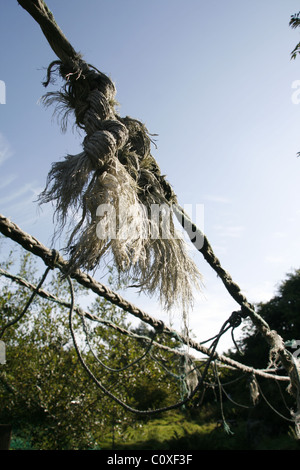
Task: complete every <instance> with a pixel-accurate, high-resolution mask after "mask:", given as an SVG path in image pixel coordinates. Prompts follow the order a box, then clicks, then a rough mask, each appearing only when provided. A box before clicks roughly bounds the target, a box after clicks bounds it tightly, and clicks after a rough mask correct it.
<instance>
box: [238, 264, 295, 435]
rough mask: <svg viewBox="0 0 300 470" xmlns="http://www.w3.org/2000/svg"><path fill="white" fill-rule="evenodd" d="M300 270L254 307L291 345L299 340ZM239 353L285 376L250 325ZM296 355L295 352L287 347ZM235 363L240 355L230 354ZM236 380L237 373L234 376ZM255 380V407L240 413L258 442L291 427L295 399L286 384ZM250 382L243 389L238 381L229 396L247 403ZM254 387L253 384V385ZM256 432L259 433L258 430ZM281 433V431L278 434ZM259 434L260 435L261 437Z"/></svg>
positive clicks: (241, 383) (286, 430)
mask: <svg viewBox="0 0 300 470" xmlns="http://www.w3.org/2000/svg"><path fill="white" fill-rule="evenodd" d="M299 311H300V269H298V270H295V271H294V272H293V273H290V274H288V275H287V277H286V279H285V280H284V281H283V282H282V283H281V284H280V285H279V287H278V289H277V293H276V295H275V296H274V297H273V298H272V299H270V300H269V301H268V302H265V303H260V304H259V305H258V306H257V312H258V314H259V315H260V316H261V317H262V318H263V319H264V320H265V321H266V322H267V323H268V324H269V325H270V327H271V329H273V330H275V331H277V333H278V334H279V335H280V336H281V337H282V338H283V340H284V341H285V342H286V344H287V345H292V344H293V343H292V342H291V340H299V339H300V318H299ZM238 346H239V349H240V351H241V352H242V359H243V362H244V363H245V364H247V365H250V366H253V367H254V368H258V369H264V368H267V367H271V368H272V367H275V368H276V367H279V368H278V370H277V371H276V372H277V374H278V375H285V372H284V370H283V369H281V367H280V363H277V361H276V360H275V361H274V358H273V357H272V355H271V357H270V356H269V348H268V345H267V344H266V342H265V341H264V338H263V337H262V335H261V334H260V333H259V332H257V331H256V330H255V328H254V327H253V325H252V324H250V322H249V323H248V324H247V325H246V326H245V328H244V335H243V337H242V338H241V339H240V341H239V343H238ZM290 352H291V354H292V353H295V349H293V348H290ZM231 356H232V357H233V358H235V359H237V360H240V359H241V356H240V353H238V352H235V353H231ZM233 377H236V374H235V375H233ZM256 379H257V384H258V386H259V388H258V389H257V390H256V391H257V392H258V401H257V402H256V406H255V407H254V406H253V405H252V406H249V408H248V409H246V410H244V411H242V414H243V416H244V417H245V419H247V420H248V423H249V426H250V427H251V426H252V424H253V423H256V425H257V427H256V428H255V432H254V435H255V439H261V438H262V436H264V435H268V434H269V435H271V436H275V435H277V436H278V434H280V433H282V434H284V433H287V432H288V431H289V429H290V427H291V432H293V431H292V430H293V424H292V422H291V421H290V420H291V414H290V411H291V410H293V407H294V399H293V398H292V397H291V396H290V395H289V393H288V390H287V385H286V384H285V383H280V382H274V381H273V380H264V379H258V378H256ZM250 385H251V384H250V383H249V378H248V387H245V381H244V380H240V381H239V382H237V384H236V386H235V387H234V389H233V390H231V391H232V397H234V399H235V400H236V401H239V400H240V403H244V404H246V403H249V405H251V403H250V402H249V392H250ZM252 385H253V383H252ZM258 430H259V431H258ZM279 430H280V431H279ZM261 433H262V434H261Z"/></svg>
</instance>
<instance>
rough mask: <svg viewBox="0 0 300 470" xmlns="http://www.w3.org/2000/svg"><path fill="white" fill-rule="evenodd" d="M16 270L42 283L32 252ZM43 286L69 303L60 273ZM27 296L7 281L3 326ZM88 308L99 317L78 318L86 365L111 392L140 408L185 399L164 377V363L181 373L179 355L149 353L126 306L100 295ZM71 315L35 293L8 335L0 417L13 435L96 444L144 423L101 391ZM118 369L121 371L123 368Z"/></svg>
mask: <svg viewBox="0 0 300 470" xmlns="http://www.w3.org/2000/svg"><path fill="white" fill-rule="evenodd" d="M13 266H14V263H13V259H12V256H10V257H9V259H8V260H7V261H6V262H2V263H1V264H0V267H2V268H5V269H8V268H9V269H12V268H13ZM18 275H19V276H20V277H22V278H26V279H27V280H28V281H29V282H31V283H32V284H37V282H38V281H37V267H36V265H35V262H34V260H33V259H32V256H31V255H28V254H23V253H22V254H21V256H20V263H19V268H18ZM74 288H75V293H76V300H77V299H78V298H79V296H82V295H84V294H86V291H85V290H84V289H83V288H82V287H80V286H77V285H74ZM44 289H45V290H47V291H50V292H51V294H52V295H54V296H56V297H57V298H58V297H59V298H60V299H64V301H65V302H68V301H69V300H70V292H69V285H68V283H67V282H66V280H63V279H62V278H61V277H60V276H58V275H57V273H56V272H54V273H53V276H52V278H51V280H49V281H48V282H47V285H46V286H45V287H44ZM29 295H31V293H28V290H26V289H24V286H20V285H18V284H12V283H11V282H4V281H3V279H2V281H1V284H0V309H1V312H2V318H1V320H0V328H1V327H2V328H3V326H4V325H6V324H7V322H10V321H11V320H12V319H14V318H18V317H20V314H21V312H22V309H23V306H24V305H25V304H26V302H27V300H28V297H29ZM88 312H89V313H90V315H91V316H94V317H95V316H97V317H101V320H102V322H100V323H99V322H94V321H88V320H87V319H86V320H85V324H84V328H82V322H81V318H80V317H79V316H76V317H75V321H74V329H75V334H76V336H77V337H78V343H79V344H80V349H81V353H82V356H83V358H84V361H85V363H86V365H87V366H88V367H89V368H90V369H91V370H92V371H93V373H95V375H98V377H100V379H101V382H102V383H104V384H105V386H106V388H107V390H110V391H113V392H114V394H115V395H116V396H118V397H119V398H121V399H122V400H124V401H125V402H126V403H128V404H130V405H131V406H132V407H135V408H137V409H147V408H155V407H161V406H166V405H168V404H170V403H173V402H176V401H177V400H179V399H180V387H179V386H178V382H179V381H176V380H175V379H174V378H173V377H172V376H171V375H168V377H169V380H168V381H167V380H166V375H167V374H166V372H165V370H166V366H167V367H169V368H170V372H172V373H174V372H176V368H177V371H178V365H179V362H178V360H177V359H176V355H174V354H173V353H172V352H168V353H165V354H164V357H163V358H161V357H160V355H159V354H160V353H159V350H158V351H156V350H155V351H154V350H151V356H150V354H145V351H148V350H149V353H150V349H149V340H147V337H149V338H151V335H152V333H151V332H150V331H149V329H148V328H146V327H143V326H141V325H140V326H139V327H135V328H133V327H132V326H131V324H130V323H129V322H128V320H127V318H126V315H125V313H124V312H122V311H120V310H119V309H118V308H117V307H115V306H113V305H112V304H110V303H108V302H107V301H105V300H103V299H100V298H96V299H92V301H91V303H90V306H89V307H88ZM68 313H69V310H68V308H66V307H65V306H64V305H61V304H59V303H54V302H49V299H45V298H41V297H39V296H36V297H35V299H34V302H33V303H32V304H31V305H30V308H29V310H28V311H27V312H26V314H25V315H24V316H22V317H21V318H19V321H18V322H17V323H15V324H13V325H12V326H10V327H9V328H7V329H6V330H5V332H4V335H3V340H5V343H6V348H7V363H6V364H5V365H4V366H2V367H1V370H0V422H3V423H10V424H12V425H13V436H15V437H14V438H15V439H16V437H17V438H22V440H23V443H24V442H26V441H27V442H28V444H27V445H30V446H33V447H34V448H40V449H87V448H95V447H97V446H98V445H99V443H101V444H102V443H103V441H105V439H109V440H110V439H112V437H111V432H112V429H113V430H114V435H115V436H116V435H117V433H118V431H119V432H120V433H121V431H122V433H123V434H124V433H125V432H126V429H127V428H128V427H129V426H139V425H140V424H139V421H136V417H135V416H134V415H132V414H130V413H128V412H126V411H125V410H124V409H123V408H122V407H121V406H119V405H116V404H115V403H114V402H112V400H111V399H109V398H108V397H107V396H106V395H105V394H103V393H102V392H101V391H100V390H99V389H98V388H97V387H96V385H95V384H94V383H93V382H92V381H91V380H90V377H89V376H88V375H87V374H86V371H85V370H84V369H83V368H82V367H81V365H80V364H79V361H78V357H77V355H76V353H75V350H74V347H73V343H72V341H71V335H70V329H69V324H68ZM112 324H113V325H115V326H116V327H118V328H119V331H118V329H116V328H114V329H112V328H111V325H112ZM0 331H1V330H0ZM122 331H123V332H125V331H129V332H130V333H131V336H130V335H127V334H124V333H122ZM83 332H85V333H87V334H88V336H86V335H85V334H83ZM87 338H88V341H87ZM155 339H156V340H158V338H155ZM176 344H178V342H176V341H174V340H172V339H170V340H169V346H171V347H174V345H175V346H176ZM154 358H155V359H156V360H153V359H154ZM160 361H164V366H165V368H162V367H161V364H160ZM132 363H134V365H133V366H132V367H128V365H129V364H132ZM120 369H124V370H122V371H120V372H118V370H120ZM99 374H100V375H99ZM170 377H171V379H170ZM104 436H106V437H104ZM103 437H104V439H103Z"/></svg>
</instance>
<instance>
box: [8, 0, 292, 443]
mask: <svg viewBox="0 0 300 470" xmlns="http://www.w3.org/2000/svg"><path fill="white" fill-rule="evenodd" d="M18 3H19V4H20V5H21V6H22V7H23V8H24V9H25V10H27V11H28V13H29V14H30V15H31V16H32V17H33V18H34V19H35V20H36V21H37V23H38V24H39V25H40V27H41V29H42V32H43V34H44V36H45V37H46V39H47V41H48V43H49V45H50V46H51V48H52V49H53V51H54V52H55V54H56V55H57V57H58V59H59V60H55V61H53V62H52V63H51V64H50V65H49V67H48V71H47V80H46V81H45V83H44V85H45V86H47V85H48V84H49V83H50V81H51V80H52V78H53V76H54V74H58V75H59V76H60V77H61V78H63V80H64V81H65V86H64V87H63V89H62V90H61V91H59V92H55V93H47V94H46V95H45V97H44V101H45V103H46V104H47V105H51V104H53V103H55V104H56V105H57V109H58V110H59V111H60V112H62V113H63V118H62V126H63V127H64V126H65V125H66V120H67V117H68V115H69V113H70V112H73V113H74V115H75V120H76V124H77V125H78V127H80V128H81V129H83V130H84V131H85V132H86V137H85V139H84V141H83V151H82V152H81V153H80V154H78V155H75V156H70V155H68V156H67V157H65V160H64V161H63V162H57V163H54V164H53V166H52V169H51V171H50V172H49V175H48V180H47V185H46V188H45V190H44V191H43V193H42V194H41V195H40V202H41V203H46V202H55V203H56V215H57V221H58V233H61V232H60V231H61V230H62V229H63V228H64V227H65V225H66V221H67V218H68V215H69V214H70V212H71V213H72V212H73V213H74V214H77V215H78V214H80V213H81V217H80V219H79V222H78V223H77V225H76V226H75V227H74V226H73V227H72V233H71V236H70V239H69V241H68V245H67V250H66V251H67V252H68V260H65V259H64V258H63V257H62V256H61V255H60V254H59V253H57V252H56V251H53V250H51V249H48V248H47V247H45V246H44V245H42V244H41V243H40V242H39V241H38V240H37V239H35V238H34V237H32V236H31V235H29V234H27V233H25V232H24V231H23V230H22V229H21V228H20V227H18V226H17V225H16V224H14V223H13V222H12V221H10V220H8V219H7V218H6V217H5V216H3V215H0V231H1V232H2V234H3V235H5V236H6V237H9V238H10V239H12V240H13V241H14V242H16V243H18V244H20V245H21V246H22V247H23V248H24V249H25V250H27V251H29V252H31V253H33V254H34V255H36V256H38V257H40V258H41V259H42V260H43V261H44V262H45V264H46V265H47V269H46V271H45V274H44V277H46V276H47V274H48V272H49V270H50V269H58V270H60V271H61V273H62V274H63V276H64V277H65V278H66V279H67V280H68V283H69V288H70V293H71V303H70V304H68V305H65V306H67V307H68V308H69V326H70V331H71V334H72V338H73V343H74V346H75V350H76V352H77V354H78V358H79V360H80V362H81V364H82V366H83V367H84V368H85V370H86V372H87V373H88V374H89V376H90V377H91V379H92V380H93V381H94V382H95V383H96V384H97V386H98V387H99V388H100V389H101V390H102V391H103V392H104V393H105V394H107V395H108V396H109V397H110V398H112V399H114V400H115V401H117V402H118V403H119V404H120V405H122V406H123V407H124V408H125V409H127V410H128V411H131V412H134V413H139V414H153V413H157V412H162V411H165V410H167V409H173V408H177V407H180V406H182V405H183V404H184V403H186V402H187V401H189V400H191V399H192V398H193V397H194V396H195V395H196V394H197V392H198V391H199V390H200V389H201V387H202V386H203V384H204V381H205V377H206V374H207V372H208V369H209V367H210V366H211V365H212V364H216V363H217V362H218V363H222V364H223V365H224V366H226V367H233V368H234V369H238V370H241V371H242V372H243V373H246V374H250V376H251V377H252V378H253V377H256V376H261V377H265V378H268V379H272V380H280V381H285V382H287V383H288V384H289V392H290V393H291V394H292V395H293V396H294V398H295V404H296V405H295V406H296V411H295V412H292V421H293V422H294V424H295V429H296V434H297V436H298V437H299V438H300V380H299V371H298V366H297V364H296V362H295V359H294V358H293V356H292V354H291V353H290V352H289V351H288V350H287V349H286V347H285V345H284V342H283V340H282V338H281V337H280V336H279V335H278V334H277V332H276V331H274V330H271V329H270V327H269V325H268V324H267V323H266V322H265V321H264V320H263V319H262V318H261V317H260V316H259V315H258V314H257V312H256V311H255V309H254V307H253V306H252V305H251V304H250V303H249V302H248V300H247V299H246V297H245V296H244V295H243V294H242V292H241V289H240V287H239V286H238V284H236V283H235V282H234V281H233V279H232V278H231V276H230V275H229V273H228V272H227V271H225V270H224V268H223V267H222V265H221V263H220V261H219V260H218V258H217V257H216V256H215V254H214V252H213V249H212V247H211V245H210V244H209V241H208V239H207V237H206V236H205V235H204V234H203V233H202V232H201V231H200V230H199V229H198V228H197V227H196V226H195V225H194V223H193V222H192V221H191V220H190V218H189V217H188V216H187V214H186V213H185V212H184V210H183V209H182V207H181V206H180V204H179V202H178V200H177V196H176V195H175V193H174V191H173V189H172V187H171V185H170V184H169V182H168V181H167V180H166V178H165V177H164V176H163V175H161V173H160V169H159V165H158V164H157V162H156V161H155V159H154V158H153V156H152V155H151V151H150V144H151V138H150V136H149V133H148V131H147V129H146V128H145V126H144V125H143V124H142V123H140V122H139V121H137V120H135V119H132V118H129V117H125V118H121V117H120V116H118V115H117V114H116V111H115V104H116V102H115V99H114V97H115V88H114V85H113V83H112V82H111V80H110V79H109V78H108V77H106V76H105V75H104V74H103V73H101V72H100V71H99V70H98V69H96V68H95V67H93V66H91V65H90V64H87V63H86V62H85V61H84V60H83V59H82V57H81V56H80V54H78V53H77V52H76V51H75V50H74V48H73V47H72V45H71V44H70V43H69V41H68V40H67V39H66V37H65V36H64V34H63V33H62V31H61V30H60V28H59V27H58V25H57V23H56V21H55V19H54V16H53V14H52V13H51V12H50V10H49V8H48V7H47V5H46V3H45V2H44V0H19V1H18ZM108 201H111V202H112V203H113V206H114V207H116V208H119V209H120V208H123V210H124V208H125V212H126V209H127V208H129V207H134V208H135V210H134V212H133V213H132V214H131V218H130V223H132V222H134V227H135V229H136V230H135V231H134V233H133V235H132V236H131V234H130V233H129V234H128V232H127V235H128V236H127V238H125V239H124V238H122V237H116V238H112V237H111V238H109V237H107V238H106V239H103V238H102V239H100V238H99V237H97V234H96V226H97V224H98V222H99V221H98V220H97V219H96V213H97V208H98V207H99V206H100V205H101V204H106V203H107V202H108ZM153 204H154V205H155V204H158V205H166V206H167V207H168V208H170V210H171V212H172V214H173V215H174V216H175V218H176V219H177V220H178V221H179V223H180V224H181V225H182V227H183V228H184V230H185V231H186V232H187V234H188V236H189V238H190V240H191V243H192V244H193V245H194V246H195V248H196V249H197V250H198V251H199V252H200V253H201V254H202V255H203V257H204V259H205V260H206V262H207V263H208V264H209V265H210V266H211V268H212V269H213V270H214V271H215V272H216V273H217V275H218V276H219V277H220V279H221V280H222V282H223V284H224V286H225V288H226V289H227V291H228V293H229V294H230V295H231V296H232V298H233V299H234V300H235V301H236V302H237V304H238V305H239V310H237V311H236V312H233V313H232V314H231V316H230V317H229V318H228V319H227V320H226V321H225V322H224V324H223V325H222V327H221V329H220V331H219V333H218V334H217V335H216V336H215V337H214V338H213V342H212V344H211V346H210V347H209V348H206V347H205V346H204V344H203V343H202V344H201V343H198V342H196V341H194V340H192V339H191V338H189V337H188V336H186V335H183V334H180V333H178V332H176V331H174V330H172V329H171V328H170V327H168V326H167V325H165V324H164V323H163V322H162V321H160V320H157V319H155V318H153V317H152V316H150V315H148V314H147V313H146V312H144V311H143V310H141V309H140V308H138V307H136V306H135V305H133V304H132V303H131V302H128V301H127V300H125V299H124V298H122V297H121V296H120V295H119V294H117V293H115V292H113V291H112V290H111V289H109V288H108V287H107V286H105V285H103V284H101V283H99V282H98V281H96V280H95V279H94V278H93V277H92V276H91V275H89V274H87V273H86V271H90V270H91V269H95V268H96V267H98V266H99V265H100V263H101V262H102V260H103V258H104V257H105V255H106V254H107V253H108V251H110V252H112V253H113V256H114V262H115V266H116V267H117V269H118V271H119V273H121V274H124V276H125V279H126V280H127V281H129V280H132V279H134V280H135V281H136V280H137V283H138V285H139V287H140V288H141V291H144V292H147V293H150V294H153V293H158V295H159V297H160V300H161V302H162V304H163V305H164V307H165V308H166V309H170V308H171V307H172V306H173V305H174V303H176V302H180V305H181V306H182V311H183V312H185V313H186V312H187V311H188V309H189V307H190V305H191V302H192V294H191V293H192V288H193V287H194V286H195V285H196V286H197V285H198V284H199V281H201V275H200V273H198V271H197V268H196V266H195V265H194V263H193V262H192V261H191V260H190V258H189V257H188V256H187V253H186V251H185V247H184V245H183V243H182V240H181V239H178V238H177V237H175V236H174V235H175V228H174V224H173V219H171V224H170V227H169V230H170V235H171V237H169V238H168V239H166V240H165V239H163V238H162V237H160V236H158V237H157V238H155V239H150V241H149V237H144V236H143V235H144V233H145V231H146V233H149V230H150V231H153V230H154V232H155V231H156V232H157V233H161V232H160V230H161V226H160V225H159V223H158V225H155V224H153V220H151V219H150V218H149V214H148V215H147V210H148V209H149V207H150V206H151V205H153ZM140 206H142V207H144V208H146V210H144V211H143V210H142V211H140V210H137V209H136V208H137V207H140ZM77 220H78V218H77ZM123 221H124V219H122V218H120V219H118V224H117V225H118V227H117V230H118V231H119V232H120V231H121V230H122V229H123V228H124V227H123V224H122V222H123ZM102 222H103V226H102V228H103V229H107V224H109V221H107V220H105V219H103V221H102ZM105 224H106V225H105ZM119 234H120V233H119ZM120 240H122V241H120ZM199 240H200V241H201V243H199ZM166 260H168V262H166ZM0 274H1V275H3V276H6V277H9V276H12V275H10V274H9V273H6V272H4V271H3V270H2V271H1V272H0ZM44 277H43V278H42V279H41V282H40V283H39V285H37V286H33V285H30V284H29V283H28V282H27V281H26V280H24V279H21V278H16V277H15V278H14V279H13V280H14V281H16V282H18V283H20V284H21V285H23V286H24V287H26V288H29V289H31V290H32V291H33V294H32V297H31V299H32V298H33V297H34V296H35V295H41V296H44V297H45V296H46V297H47V298H49V300H51V301H54V302H62V301H61V300H60V299H57V298H53V296H52V297H51V295H50V294H48V293H47V292H46V291H44V290H43V289H42V288H41V287H42V283H43V281H44ZM74 280H75V281H77V282H78V283H79V284H81V285H82V286H84V287H86V288H88V289H91V291H93V292H94V293H95V294H97V295H99V296H100V297H103V298H105V299H106V300H108V301H109V302H111V303H112V304H114V305H116V306H118V307H120V308H121V309H123V310H124V311H126V312H128V313H130V314H131V315H133V316H135V317H136V318H139V319H140V320H141V321H143V322H145V323H147V324H148V325H150V326H151V327H152V328H153V329H154V331H155V332H156V334H159V333H162V332H163V333H164V334H166V335H168V336H172V337H176V338H178V339H179V340H180V342H181V343H182V344H184V345H186V346H187V347H188V350H190V349H195V350H196V351H198V352H201V353H203V354H204V355H205V356H207V357H208V359H207V360H206V362H205V366H204V371H203V373H202V374H201V375H198V378H197V384H196V386H195V387H194V388H193V389H192V391H191V392H190V393H189V394H188V395H187V396H186V397H185V398H184V399H183V400H181V401H180V402H178V403H175V404H174V405H171V406H169V407H166V408H163V409H157V410H144V411H141V410H136V409H133V408H131V407H130V406H128V405H127V404H126V403H124V402H123V401H122V400H120V399H119V398H117V397H116V396H115V395H114V394H113V393H111V392H110V391H109V390H107V389H106V388H105V387H104V385H103V384H102V383H101V382H100V381H99V380H98V379H97V377H96V376H95V375H94V374H93V373H92V371H91V370H90V369H89V368H88V366H87V364H86V363H85V361H84V358H83V357H82V355H81V352H80V350H79V347H78V344H77V341H76V337H75V334H74V330H73V314H74V313H76V312H77V313H79V315H80V316H81V317H82V318H83V319H84V318H88V314H87V313H85V312H83V311H82V310H81V309H80V310H78V308H77V307H76V305H75V298H74V290H73V281H74ZM26 308H27V306H25V309H24V310H26ZM245 318H249V319H250V320H251V321H252V322H253V324H254V325H255V327H256V329H257V330H258V331H259V332H260V333H261V334H262V336H263V337H264V338H265V340H266V341H267V343H268V345H269V347H270V356H272V357H276V359H278V360H279V361H280V362H281V364H282V366H283V368H284V369H285V371H286V376H280V375H275V374H272V372H271V371H270V370H269V371H262V370H255V369H253V368H251V367H248V366H245V365H243V364H241V363H239V362H237V361H234V360H232V359H230V358H228V357H225V356H224V355H219V354H218V353H217V351H216V349H217V345H218V342H219V339H220V338H221V336H222V335H223V334H224V333H225V332H226V331H228V330H229V329H231V330H232V331H233V330H234V328H235V327H236V326H238V325H239V324H240V323H241V322H242V320H243V319H245ZM93 320H94V321H100V322H101V321H103V320H101V319H99V318H93ZM109 326H110V327H112V328H118V327H117V326H116V325H113V324H109ZM122 333H123V334H127V335H130V334H131V335H132V333H130V332H128V331H124V330H123V331H122ZM2 334H3V333H2ZM146 342H148V347H147V350H146V352H145V354H149V353H150V351H151V347H152V345H154V344H155V345H158V347H162V348H163V346H162V345H161V344H159V343H157V342H156V341H155V336H154V337H153V338H151V339H150V340H149V338H148V339H147V340H146ZM178 354H180V353H178ZM187 357H188V358H189V359H190V360H191V361H192V362H191V363H192V364H193V358H192V356H190V355H189V354H188V355H187Z"/></svg>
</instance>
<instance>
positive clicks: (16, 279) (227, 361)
mask: <svg viewBox="0 0 300 470" xmlns="http://www.w3.org/2000/svg"><path fill="white" fill-rule="evenodd" d="M0 275H2V276H4V277H6V278H8V279H10V280H12V281H14V282H17V283H18V284H19V285H21V286H23V287H26V288H28V289H30V290H32V291H36V293H37V295H39V296H41V297H42V298H44V299H47V300H50V301H52V302H55V303H58V304H60V305H62V306H64V307H66V308H70V306H71V305H70V303H69V302H67V301H65V300H62V299H59V298H58V297H56V296H55V295H53V294H51V293H50V292H48V291H46V290H45V289H41V288H40V289H39V288H37V287H36V286H35V285H33V284H32V283H30V282H29V281H27V280H26V279H24V278H22V277H20V276H16V275H14V274H11V273H9V272H7V271H5V270H4V269H2V268H0ZM74 311H76V313H77V314H78V315H81V316H82V317H84V318H87V319H89V320H92V321H96V322H99V323H103V324H104V325H106V326H109V327H111V328H113V329H115V330H116V331H118V332H119V333H121V334H124V335H127V336H130V337H132V338H136V339H142V340H144V341H147V342H152V343H153V345H154V346H156V347H158V348H161V349H164V350H167V351H169V352H173V353H174V354H178V355H186V353H182V352H180V351H177V350H172V349H171V348H170V347H168V346H165V345H163V344H161V343H158V342H156V341H153V340H152V339H151V338H149V337H147V336H141V335H137V334H135V333H133V332H131V331H128V330H127V329H126V328H122V327H120V326H118V325H116V324H115V323H113V322H111V321H110V320H105V319H102V318H101V317H99V316H98V315H95V314H91V313H90V312H87V311H85V310H83V309H82V308H81V307H76V306H74ZM164 328H165V326H164ZM164 328H163V329H162V330H161V332H162V333H163V332H164ZM176 334H178V333H176ZM190 346H191V348H192V349H194V348H193V345H190ZM198 351H199V352H202V353H203V354H205V355H208V354H209V350H208V349H207V348H205V347H203V346H202V345H201V344H199V349H198ZM188 356H189V357H191V359H192V360H195V358H194V357H192V356H191V355H190V354H188ZM215 356H216V360H217V361H220V362H221V363H223V364H225V365H227V366H230V367H233V368H234V369H239V370H242V371H243V372H245V373H247V374H250V375H251V374H255V375H258V376H260V377H263V378H265V379H273V380H278V381H280V382H281V381H282V382H288V381H289V380H290V379H289V377H288V376H283V375H276V374H273V373H272V371H270V370H266V369H264V370H262V369H254V368H252V367H250V366H246V365H245V364H242V363H240V362H238V361H235V360H234V359H231V358H229V357H227V356H224V355H223V354H219V353H217V352H216V353H215Z"/></svg>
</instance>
